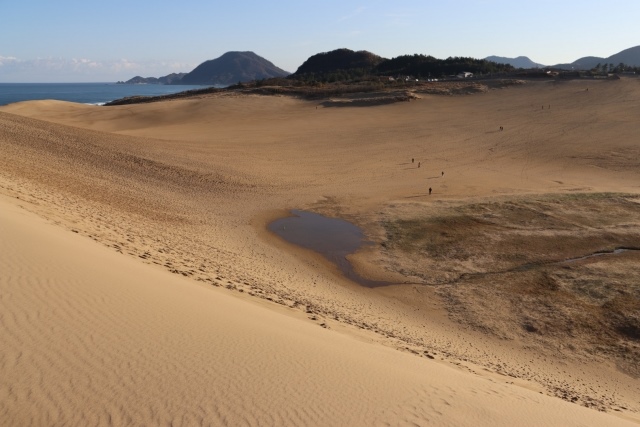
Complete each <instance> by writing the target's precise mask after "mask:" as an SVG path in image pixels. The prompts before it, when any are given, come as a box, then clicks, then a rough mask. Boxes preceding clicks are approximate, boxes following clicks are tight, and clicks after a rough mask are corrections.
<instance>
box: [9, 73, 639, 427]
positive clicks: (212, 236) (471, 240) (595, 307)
mask: <svg viewBox="0 0 640 427" xmlns="http://www.w3.org/2000/svg"><path fill="white" fill-rule="evenodd" d="M475 92H477V93H475V94H473V95H457V96H445V95H432V94H430V93H429V91H428V90H424V91H422V92H421V90H420V89H416V90H415V91H414V95H415V97H416V98H418V99H416V100H415V101H411V102H402V103H395V104H389V105H378V106H368V107H359V106H351V105H349V103H347V102H324V103H323V102H309V101H303V100H298V99H293V98H289V97H277V96H269V97H266V96H256V95H243V94H237V93H236V94H225V95H216V96H209V97H200V98H196V99H183V100H175V101H168V102H160V103H150V104H139V105H127V106H117V107H95V106H86V105H78V104H71V103H64V102H55V101H38V102H27V103H19V104H14V105H10V106H6V107H2V108H0V152H1V153H2V155H1V156H0V194H2V195H3V200H2V210H1V212H2V214H3V220H2V222H1V224H2V227H3V232H2V233H3V239H2V241H3V243H2V249H1V251H2V262H3V265H2V271H3V273H2V276H1V277H2V279H1V281H0V284H1V286H2V300H1V303H2V317H1V321H2V326H3V328H2V332H0V333H1V334H2V335H3V336H2V338H3V342H5V343H7V344H5V346H4V349H3V352H2V360H0V362H1V363H0V371H1V372H2V377H3V378H7V379H8V380H5V381H3V382H2V389H1V390H0V393H1V394H2V399H0V401H2V402H3V403H2V405H1V406H0V416H1V417H2V418H3V419H5V420H9V421H10V423H18V424H25V423H26V424H29V423H32V424H47V425H48V424H76V425H80V424H84V423H86V422H87V421H88V422H90V423H91V424H104V425H108V424H113V425H121V424H150V423H151V424H169V423H171V422H173V423H174V424H176V425H191V424H204V425H207V424H209V425H223V424H228V425H259V424H293V425H376V424H379V425H403V424H406V425H416V424H417V425H626V424H636V423H638V422H639V421H640V415H639V411H640V404H638V402H639V401H640V385H639V383H640V380H639V372H638V366H639V360H640V346H639V344H638V340H639V336H638V335H639V331H640V318H639V314H638V313H639V312H640V302H639V301H640V286H639V283H640V282H639V280H638V279H640V277H639V273H638V272H637V271H638V268H637V265H639V264H638V261H639V260H640V252H638V251H637V249H639V248H640V168H639V166H640V145H639V144H638V140H637V138H638V135H640V123H639V122H638V120H637V117H638V113H640V80H637V79H633V78H627V79H621V80H615V81H579V80H574V81H561V82H540V81H538V82H534V81H529V82H520V83H519V84H509V85H505V86H504V88H502V89H491V90H486V91H483V90H478V91H475ZM338 105H339V106H338ZM500 126H502V127H503V128H504V130H502V131H500V130H499V127H500ZM412 158H413V159H415V162H413V163H412V162H411V159H412ZM418 162H420V165H421V167H420V168H418V167H417V163H418ZM442 172H444V175H442ZM429 187H431V188H432V189H433V193H432V194H431V195H429V193H428V188H429ZM289 209H307V210H312V211H315V212H319V213H323V214H326V215H329V216H337V217H341V218H345V219H348V220H350V221H352V222H353V223H355V224H357V225H359V226H360V227H361V228H362V229H363V230H365V232H366V234H367V236H368V238H369V239H370V240H371V241H372V242H374V243H375V245H372V246H369V247H368V249H366V250H364V251H362V252H359V253H357V254H355V255H354V256H353V257H352V258H351V261H352V262H353V264H354V265H355V266H356V268H357V269H358V271H359V272H360V273H361V274H362V275H363V276H366V277H369V278H373V279H377V280H386V281H389V282H394V283H397V284H394V285H389V286H385V287H378V288H374V289H369V288H363V287H361V286H358V285H356V284H354V283H351V282H349V281H348V280H345V279H344V278H342V277H341V276H340V275H339V274H338V273H337V271H336V270H335V269H334V268H333V267H332V266H331V265H330V264H329V263H328V262H326V261H325V260H323V259H322V258H319V257H317V256H315V255H314V254H313V253H310V252H307V251H303V250H299V249H296V248H293V247H291V246H290V245H288V244H287V243H285V242H282V241H280V240H279V239H278V238H277V237H275V236H273V235H271V234H270V233H268V232H267V231H266V225H267V224H268V223H269V221H271V220H272V219H274V218H277V217H280V216H283V215H286V214H287V212H288V210H289ZM92 240H93V241H95V242H98V243H100V244H101V245H98V244H95V243H94V242H92ZM101 246H104V247H101ZM616 248H624V249H626V251H624V252H621V253H618V254H611V255H602V256H595V257H589V258H582V257H585V256H587V255H590V254H594V253H597V252H599V251H611V250H614V249H616ZM134 261H135V262H134ZM144 264H147V265H144ZM7 272H8V273H7ZM171 273H173V274H171Z"/></svg>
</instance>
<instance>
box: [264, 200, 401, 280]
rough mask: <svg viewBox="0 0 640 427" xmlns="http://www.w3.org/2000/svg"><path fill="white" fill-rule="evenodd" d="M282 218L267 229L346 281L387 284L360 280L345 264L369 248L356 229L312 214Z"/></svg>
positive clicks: (336, 220)
mask: <svg viewBox="0 0 640 427" xmlns="http://www.w3.org/2000/svg"><path fill="white" fill-rule="evenodd" d="M291 214H292V215H293V216H289V217H286V218H280V219H277V220H275V221H273V222H272V223H270V224H269V225H268V226H267V228H268V229H269V231H271V232H273V233H275V234H277V235H278V236H280V237H281V238H283V239H284V240H286V241H287V242H289V243H293V244H294V245H298V246H301V247H303V248H307V249H311V250H312V251H315V252H317V253H319V254H321V255H322V256H324V257H325V258H326V259H328V260H329V261H331V262H332V263H334V264H335V265H336V266H338V268H339V269H340V271H341V272H342V273H343V274H344V275H345V276H346V277H347V278H348V279H349V280H352V281H354V282H356V283H358V284H360V285H362V286H366V287H370V288H373V287H376V286H385V285H390V284H391V283H388V282H382V281H376V280H368V279H365V278H364V277H362V276H360V275H359V274H358V273H356V272H355V271H354V269H353V266H352V265H351V263H350V262H349V261H348V260H347V258H346V257H347V255H350V254H352V253H354V252H356V251H357V250H358V249H360V248H361V247H362V246H363V245H366V244H370V242H367V241H366V240H365V238H364V234H363V233H362V231H361V230H360V228H358V227H357V226H355V225H353V224H351V223H350V222H348V221H345V220H342V219H338V218H328V217H325V216H322V215H320V214H316V213H313V212H307V211H301V210H292V211H291Z"/></svg>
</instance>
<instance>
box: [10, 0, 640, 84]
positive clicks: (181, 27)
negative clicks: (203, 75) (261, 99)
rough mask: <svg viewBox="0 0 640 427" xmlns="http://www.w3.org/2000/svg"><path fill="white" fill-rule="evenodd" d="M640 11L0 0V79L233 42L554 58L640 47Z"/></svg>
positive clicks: (102, 72)
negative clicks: (639, 21)
mask: <svg viewBox="0 0 640 427" xmlns="http://www.w3.org/2000/svg"><path fill="white" fill-rule="evenodd" d="M638 17H640V1H638V0H607V1H602V0H600V1H595V0H582V1H580V2H574V1H564V0H553V1H552V0H535V1H529V2H519V1H515V0H510V1H507V0H458V1H456V2H453V1H443V0H438V1H430V0H422V1H420V0H404V1H377V0H370V1H354V0H341V1H334V0H323V1H317V0H316V1H307V0H298V1H289V0H281V1H278V2H267V1H264V0H262V1H255V0H244V1H242V2H233V1H224V2H222V1H213V0H211V1H204V0H202V1H196V0H180V1H175V0H173V1H165V0H155V1H146V0H134V1H131V0H127V1H123V0H109V1H103V0H82V1H80V0H56V1H52V0H21V1H18V0H0V83H17V82H21V83H22V82H23V83H30V82H46V83H50V82H115V81H118V80H128V79H130V78H132V77H134V76H136V75H141V76H143V77H160V76H164V75H167V74H170V73H173V72H189V71H191V70H193V69H194V68H195V67H196V66H197V65H198V64H200V63H202V62H204V61H206V60H209V59H215V58H218V57H219V56H221V55H222V54H224V53H225V52H228V51H253V52H255V53H256V54H258V55H260V56H262V57H264V58H266V59H267V60H269V61H271V62H273V63H274V64H275V65H276V66H278V67H280V68H282V69H284V70H286V71H290V72H295V71H296V69H297V68H298V67H299V66H300V65H301V64H302V63H303V62H304V61H305V60H306V59H307V58H309V57H310V56H312V55H315V54H316V53H320V52H328V51H331V50H334V49H338V48H348V49H352V50H367V51H370V52H373V53H375V54H377V55H380V56H382V57H385V58H393V57H396V56H399V55H407V54H415V53H418V54H425V55H432V56H434V57H436V58H447V57H449V56H470V57H474V58H485V57H487V56H490V55H498V56H505V57H517V56H521V55H522V56H528V57H529V58H530V59H531V60H533V61H535V62H538V63H541V64H545V65H553V64H557V63H566V62H573V61H574V60H576V59H578V58H580V57H583V56H600V57H608V56H610V55H613V54H615V53H618V52H620V51H621V50H624V49H627V48H630V47H633V46H637V45H640V27H639V26H638V23H637V22H638Z"/></svg>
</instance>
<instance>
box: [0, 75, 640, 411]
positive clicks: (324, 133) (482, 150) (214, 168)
mask: <svg viewBox="0 0 640 427" xmlns="http://www.w3.org/2000/svg"><path fill="white" fill-rule="evenodd" d="M636 83H637V82H636V81H634V80H629V81H627V80H623V81H619V82H598V83H594V82H589V85H590V90H589V91H588V94H587V93H586V92H587V91H585V90H584V89H585V87H584V83H583V82H567V83H564V84H559V85H555V84H552V83H544V84H532V85H529V86H527V85H524V87H518V88H509V89H504V90H500V91H491V92H488V93H484V94H477V95H474V96H465V97H437V96H429V95H423V99H421V100H418V101H415V102H410V103H402V104H396V105H384V106H376V107H368V108H340V109H332V108H327V109H323V108H319V109H316V105H315V104H313V103H309V102H304V101H299V100H295V99H290V98H285V97H255V96H252V97H237V98H230V97H227V98H223V99H220V98H215V97H213V98H211V99H207V98H202V99H197V100H192V101H189V100H180V101H172V102H166V103H157V104H144V105H139V106H137V105H134V106H124V107H109V108H99V107H92V106H78V105H74V104H65V103H57V102H49V101H46V102H39V103H35V104H31V103H26V104H17V105H13V106H8V107H3V108H2V109H0V112H1V113H0V121H1V122H2V127H1V128H0V129H1V130H0V132H1V134H0V141H2V145H1V148H2V150H3V156H2V160H0V162H2V169H1V171H2V172H0V173H1V175H2V183H1V191H2V192H3V193H4V194H7V195H10V196H11V197H14V198H15V197H19V200H20V203H22V204H23V206H25V208H27V209H29V210H32V211H34V212H38V213H39V214H40V215H43V216H44V217H46V218H50V219H51V220H53V221H54V222H57V223H58V224H60V225H63V226H64V227H65V228H67V229H71V230H74V231H76V232H77V233H79V234H82V235H85V236H89V237H90V238H92V239H94V240H96V241H98V242H101V243H103V244H104V245H106V246H109V247H111V248H112V249H114V250H115V251H117V252H122V253H123V254H127V255H130V256H132V257H135V258H137V259H138V260H142V261H143V262H145V263H150V264H157V265H158V266H162V267H163V268H165V269H166V270H169V271H171V272H173V273H176V274H177V275H180V276H185V277H189V278H192V279H195V280H196V281H200V282H204V283H208V284H211V285H215V286H218V287H227V288H229V289H232V290H237V291H242V293H244V294H245V295H246V294H249V295H252V296H259V297H261V298H264V299H270V300H273V301H275V302H277V303H279V304H280V305H283V306H289V307H294V308H297V309H301V312H302V313H304V314H306V316H307V317H309V318H311V319H312V321H313V322H315V323H316V324H322V325H324V326H325V327H329V328H332V329H340V328H342V326H341V325H355V326H356V327H359V328H362V329H363V330H365V331H373V332H375V333H376V335H374V338H373V339H374V340H377V341H381V342H384V343H386V344H387V345H391V346H393V347H397V348H402V349H404V350H405V351H409V352H415V353H417V354H420V355H422V356H423V359H425V360H426V358H427V357H426V356H430V357H434V358H436V359H437V360H446V361H449V362H451V363H455V364H458V367H459V368H460V369H465V370H470V371H473V372H475V373H476V374H475V375H480V374H482V373H483V372H487V371H484V369H489V371H492V372H493V373H497V374H498V375H499V374H503V375H513V376H514V377H519V378H522V379H527V380H530V381H533V383H531V384H532V385H531V386H532V387H534V388H535V387H537V386H536V383H537V384H539V385H540V386H541V388H542V390H544V391H545V392H547V393H550V394H554V395H558V396H560V397H563V398H565V399H566V400H572V399H573V398H574V397H576V399H577V401H579V402H580V403H581V404H585V405H588V406H593V407H596V408H601V409H605V410H609V411H614V410H615V411H622V412H625V411H626V412H625V413H628V414H629V416H631V415H632V414H633V412H630V411H637V410H638V408H635V407H634V402H636V403H637V401H638V399H637V396H638V395H637V382H636V381H635V380H634V379H632V378H630V377H628V376H626V375H625V374H623V373H621V372H618V371H617V370H615V369H608V370H603V369H602V364H601V363H600V362H598V363H594V364H590V363H589V362H588V361H581V362H580V363H578V364H575V363H574V362H569V363H568V362H567V361H570V360H571V359H570V357H571V356H570V355H565V354H563V355H562V356H561V357H560V358H559V359H558V360H554V359H553V357H551V356H550V355H549V354H548V353H544V352H539V351H538V350H535V349H534V350H533V351H529V350H527V348H526V347H527V346H529V345H531V343H528V342H527V341H524V342H521V341H520V338H518V339H516V340H510V341H503V340H496V339H495V338H494V337H492V336H491V335H487V334H484V333H482V331H477V330H474V329H469V328H468V327H466V326H462V327H461V326H460V324H459V323H456V321H452V320H451V318H450V317H449V315H446V314H444V313H445V311H444V307H445V302H444V301H443V300H442V299H440V298H442V297H440V296H438V295H437V294H435V293H433V292H432V291H431V290H430V289H427V288H422V289H421V288H419V287H403V286H401V285H400V286H397V287H392V288H387V289H379V290H374V291H371V290H366V289H362V288H359V287H357V286H355V285H353V284H351V283H348V282H346V281H344V280H343V279H341V278H340V277H338V276H336V274H335V273H334V272H332V270H331V269H330V268H326V267H327V266H326V265H325V263H324V262H323V261H322V260H319V259H317V258H315V257H313V256H307V255H300V253H299V252H298V251H291V250H283V249H277V248H278V247H280V248H285V247H286V245H280V246H277V245H276V246H274V245H273V241H274V238H273V237H269V236H268V234H266V233H265V232H264V231H261V230H263V229H264V226H265V225H266V222H267V221H268V219H269V218H272V217H273V215H274V213H275V212H281V211H282V210H283V209H287V208H307V209H313V210H316V211H319V212H322V213H325V214H331V215H337V216H341V217H344V218H347V219H351V220H353V221H354V222H356V223H358V224H359V225H361V226H362V227H364V228H365V230H367V232H368V233H369V235H370V236H371V237H372V238H374V239H375V238H376V237H377V238H382V237H384V233H385V232H384V230H382V229H381V227H380V219H381V218H385V216H388V215H390V214H393V215H397V211H398V209H402V210H407V211H409V212H414V213H415V212H420V211H422V210H425V209H429V207H430V206H447V204H451V206H453V205H455V204H456V203H459V202H460V201H465V202H466V201H469V200H474V199H478V200H479V201H483V200H486V199H487V198H495V197H511V196H513V195H527V194H541V193H560V194H563V193H572V192H575V191H580V192H585V191H593V192H602V191H615V192H625V193H634V192H635V193H637V191H638V185H637V183H638V182H639V181H638V176H637V171H638V169H637V168H635V166H637V161H638V147H637V145H636V144H634V143H633V140H632V139H630V138H629V137H630V136H631V135H633V134H634V131H635V129H636V128H635V126H636V125H635V121H634V120H633V111H634V107H633V106H634V105H635V104H634V101H633V100H634V99H637V97H635V95H636V94H637V87H636V86H637V84H636ZM594 85H595V86H594ZM634 91H635V92H634ZM634 97H635V98H634ZM541 106H544V107H545V108H540V107H541ZM549 106H550V107H551V108H549ZM7 113H9V114H7ZM15 114H20V115H22V116H23V117H18V116H16V115H15ZM36 119H37V120H36ZM499 126H503V127H504V129H505V130H504V131H502V132H501V131H499V129H498V128H499ZM611 135H621V136H622V137H621V138H611ZM411 157H414V158H415V159H417V160H418V161H420V162H421V164H422V166H421V168H420V169H417V168H416V167H415V165H414V164H411V162H410V158H411ZM442 171H444V172H445V175H444V176H442V175H441V174H440V173H441V172H442ZM428 187H432V188H433V189H434V192H433V194H432V195H431V196H429V195H428V193H427V191H426V190H427V188H428ZM259 236H262V237H259ZM379 256H380V255H379V254H377V253H373V254H369V255H366V256H362V257H360V258H361V259H360V260H358V261H357V262H358V264H359V265H362V266H363V267H362V268H364V269H367V267H366V266H367V263H370V262H371V261H372V257H373V260H375V259H380V258H375V257H379ZM416 301H418V302H419V304H417V303H416ZM454 318H455V317H454ZM319 329H320V328H319ZM566 357H568V358H569V359H565V358H566ZM465 359H466V360H465ZM498 378H499V377H498ZM502 378H504V381H505V382H507V381H511V380H513V378H512V377H508V376H505V377H502ZM554 390H555V391H554ZM625 408H626V409H625Z"/></svg>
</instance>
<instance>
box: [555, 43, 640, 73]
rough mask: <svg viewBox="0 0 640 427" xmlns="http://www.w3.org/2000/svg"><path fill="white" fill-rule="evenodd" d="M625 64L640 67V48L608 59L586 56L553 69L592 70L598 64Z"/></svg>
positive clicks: (624, 51)
mask: <svg viewBox="0 0 640 427" xmlns="http://www.w3.org/2000/svg"><path fill="white" fill-rule="evenodd" d="M620 63H623V64H625V65H629V66H632V67H640V46H635V47H630V48H629V49H625V50H623V51H621V52H618V53H616V54H613V55H611V56H609V57H607V58H600V57H598V56H585V57H583V58H580V59H576V60H575V61H573V62H572V63H570V64H557V65H554V66H553V68H563V69H565V70H572V69H573V70H590V69H592V68H595V67H596V66H597V65H598V64H613V65H614V66H616V65H618V64H620Z"/></svg>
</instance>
